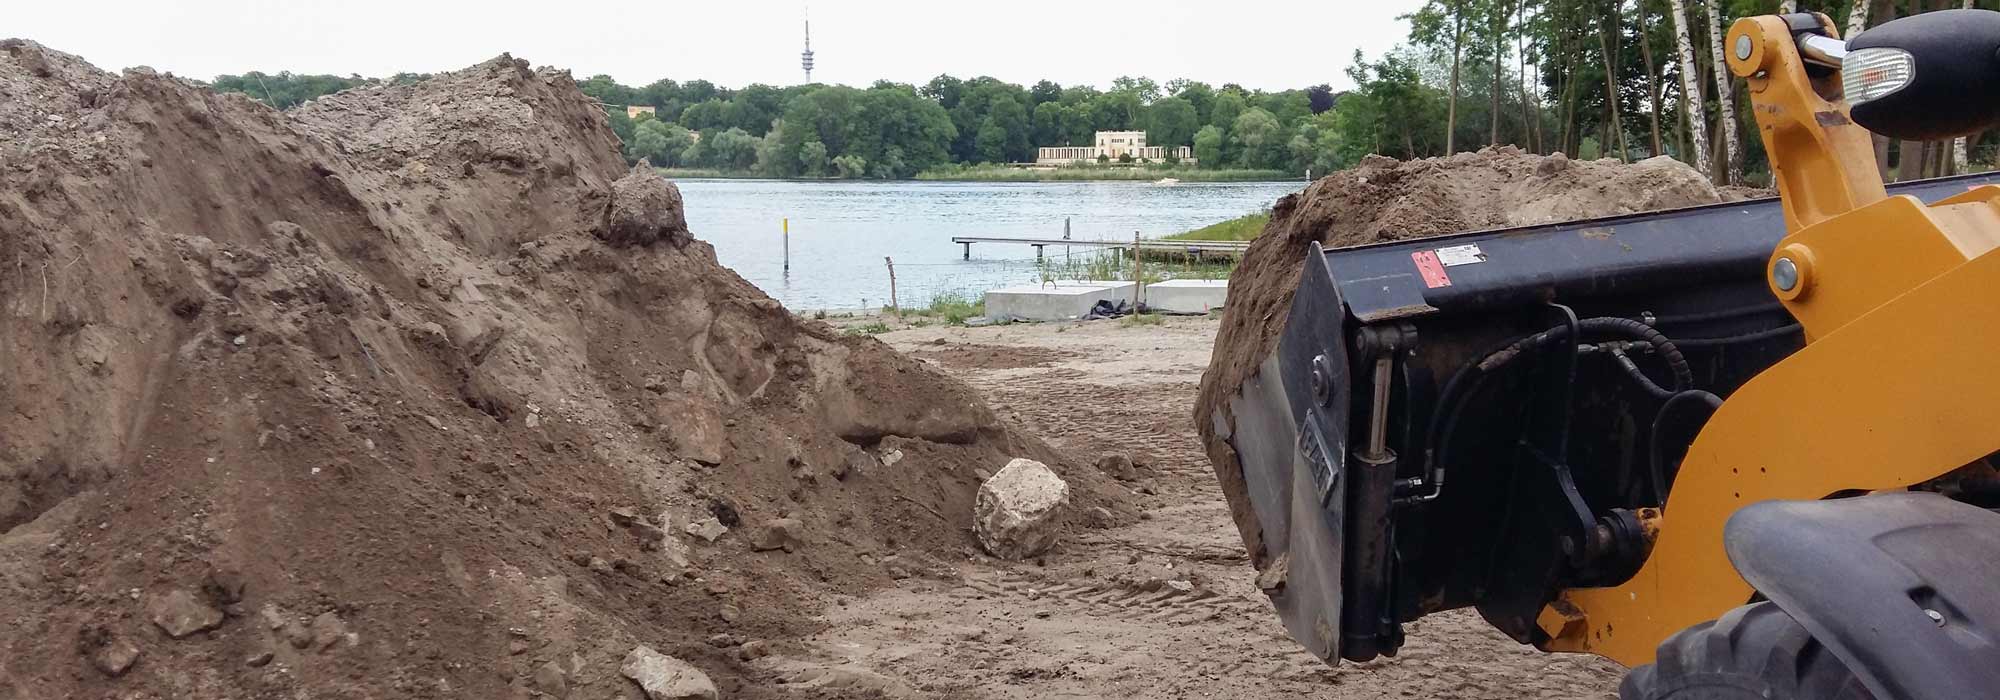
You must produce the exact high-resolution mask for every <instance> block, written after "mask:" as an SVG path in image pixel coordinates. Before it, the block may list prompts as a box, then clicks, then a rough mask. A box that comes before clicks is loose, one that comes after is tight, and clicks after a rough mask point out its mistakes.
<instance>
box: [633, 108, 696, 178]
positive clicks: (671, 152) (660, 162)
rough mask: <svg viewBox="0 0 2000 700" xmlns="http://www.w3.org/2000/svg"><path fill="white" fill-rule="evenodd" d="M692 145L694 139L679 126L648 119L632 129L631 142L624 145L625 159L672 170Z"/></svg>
mask: <svg viewBox="0 0 2000 700" xmlns="http://www.w3.org/2000/svg"><path fill="white" fill-rule="evenodd" d="M693 144H694V137H693V136H692V135H690V134H689V133H688V130H687V129H686V128H683V127H682V126H680V125H679V124H669V123H666V122H663V121H660V120H657V119H648V120H645V121H641V122H639V124H638V126H636V127H634V128H633V134H632V140H631V141H630V142H627V143H626V144H625V157H626V158H627V159H628V160H632V161H634V162H637V161H638V160H640V159H642V158H643V159H645V160H648V161H651V162H652V163H653V165H656V166H659V167H663V168H672V167H677V166H679V165H680V164H681V154H682V153H685V152H686V151H687V148H688V146H690V145H693Z"/></svg>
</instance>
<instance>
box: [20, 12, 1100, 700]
mask: <svg viewBox="0 0 2000 700" xmlns="http://www.w3.org/2000/svg"><path fill="white" fill-rule="evenodd" d="M617 147H618V144H617V141H616V138H615V137H614V136H613V135H612V133H611V131H610V129H609V128H608V127H607V126H606V121H605V118H604V115H603V113H602V111H601V110H600V108H599V107H598V106H597V105H596V104H594V103H593V102H592V101H591V100H590V99H588V98H587V97H585V96H584V95H583V94H581V93H580V92H579V91H578V90H577V88H576V85H575V84H574V83H573V82H572V81H571V79H570V78H569V76H568V75H567V74H565V73H561V72H556V71H550V70H546V69H544V70H539V71H537V70H531V69H529V67H528V66H527V64H526V63H524V62H522V61H518V60H515V59H513V58H511V57H507V56H502V57H500V58H497V59H495V60H492V61H489V62H486V63H483V64H480V65H478V66H474V67H472V68H469V69H466V70H464V71H460V72H457V73H453V74H447V75H442V76H439V77H438V78H437V79H434V80H431V81H428V82H424V83H420V84H416V85H413V86H402V87H386V88H369V89H364V90H358V91H352V92H347V93H342V94H340V95H336V96H331V97H327V98H323V99H321V100H319V101H317V102H315V103H313V104H311V105H308V106H305V107H302V108H300V109H298V110H296V111H294V112H292V113H289V114H281V113H279V112H277V111H274V110H271V109H268V108H265V107H263V106H261V105H258V104H256V103H254V102H251V101H249V100H247V99H244V98H242V97H240V96H234V95H221V94H216V93H213V92H210V91H208V90H205V89H202V88H200V87H198V86H196V85H193V84H190V83H187V82H185V81H182V80H179V79H176V78H173V77H171V76H163V75H158V74H155V73H152V72H150V71H146V70H135V71H128V72H126V73H125V74H124V75H122V76H116V75H111V74H108V73H104V72H102V71H99V70H97V69H95V68H92V67H90V66H89V65H88V64H86V63H84V62H83V61H82V60H80V59H78V58H76V57H74V56H68V55H65V54H61V53H58V52H55V51H52V50H47V49H44V48H42V47H40V46H38V45H35V44H33V43H29V42H23V41H19V40H10V41H6V42H0V271H4V274H0V533H4V534H0V698H59V697H134V698H137V697H189V698H194V697H203V698H208V697H328V698H330V697H453V698H457V697H477V698H507V697H526V696H528V695H529V693H530V689H533V690H535V691H539V692H546V693H549V694H551V695H560V694H561V693H560V692H559V690H561V689H567V690H568V692H569V697H590V698H612V697H636V694H637V693H638V692H639V691H638V688H637V686H635V685H632V684H631V683H629V682H628V681H626V680H625V679H623V678H621V677H619V666H620V661H621V659H622V658H623V657H624V656H625V655H626V654H627V653H628V652H629V651H631V650H632V649H633V647H634V646H635V645H639V644H645V645H648V646H650V647H652V648H654V649H657V650H659V651H661V652H663V653H666V654H671V655H674V656H678V657H681V658H683V659H686V660H688V661H690V662H692V663H694V664H695V665H696V666H699V667H701V668H702V669H703V670H705V671H706V672H707V673H708V674H710V675H711V676H713V677H714V678H715V680H716V681H717V683H718V684H719V685H721V686H722V691H723V694H724V696H726V697H731V698H746V697H752V698H754V697H767V696H773V695H775V694H776V693H777V692H778V691H774V690H770V689H769V686H768V685H767V683H766V681H771V680H772V679H769V678H761V677H759V676H758V673H759V672H758V671H756V670H755V668H753V667H751V666H749V665H746V664H744V663H743V662H741V661H739V660H738V659H739V657H748V656H751V654H748V653H747V652H746V653H742V654H739V653H738V652H737V650H736V649H734V648H731V644H732V642H731V639H733V640H738V641H740V640H748V639H765V640H773V642H774V643H775V644H776V645H777V647H778V650H779V651H781V652H782V651H783V650H784V648H785V646H786V645H787V644H788V642H787V641H786V640H789V639H795V638H797V637H798V636H799V635H803V634H806V633H809V632H811V631H812V630H813V629H814V628H815V625H816V623H814V622H813V621H812V618H811V617H810V615H811V613H812V611H814V610H816V609H817V608H818V607H819V606H821V605H823V604H825V603H827V602H829V601H830V600H832V599H833V596H834V594H837V593H857V592H860V591H863V590H866V589H869V588H871V587H874V586H878V585H883V584H886V583H887V582H888V581H889V580H890V574H891V572H907V571H913V570H927V569H928V568H934V567H929V565H927V564H926V563H925V562H929V561H932V560H933V558H936V557H955V556H963V553H964V552H969V551H970V548H971V547H972V542H971V539H970V537H969V535H968V534H967V533H966V530H965V528H966V526H967V525H969V523H970V519H971V510H972V502H973V496H974V493H975V491H976V489H977V486H978V481H977V477H976V476H975V475H974V470H975V469H986V470H994V469H998V468H1000V466H1001V465H1003V464H1005V463H1007V461H1008V459H1010V458H1013V457H1028V458H1032V459H1036V460H1040V461H1042V462H1046V463H1048V464H1050V465H1052V466H1054V467H1055V468H1057V469H1058V470H1060V471H1061V472H1062V473H1063V475H1064V476H1065V477H1066V478H1069V479H1070V484H1071V488H1072V491H1073V497H1074V498H1075V499H1076V500H1077V501H1078V503H1079V505H1080V506H1082V507H1084V508H1086V509H1088V508H1090V507H1092V506H1095V505H1107V503H1106V499H1107V496H1106V495H1105V494H1107V493H1110V492H1111V491H1110V488H1111V487H1109V486H1108V485H1107V482H1106V481H1105V480H1104V477H1102V476H1100V475H1097V474H1096V472H1095V470H1094V469H1091V468H1089V467H1088V466H1087V465H1081V468H1077V466H1072V463H1071V462H1069V461H1068V460H1066V459H1065V458H1064V456H1063V455H1059V454H1055V453H1053V452H1052V451H1051V450H1050V449H1049V448H1048V447H1046V446H1045V445H1043V444H1042V443H1041V442H1040V441H1038V440H1036V439H1033V438H1030V437H1025V436H1023V435H1021V434H1019V433H1017V432H1016V431H1014V430H1013V429H1012V428H1010V427H1009V426H1008V424H1005V423H1003V422H1001V421H999V420H997V419H996V418H995V417H994V415H993V414H992V412H991V411H989V410H988V409H987V408H986V407H985V405H984V404H983V403H982V402H981V401H980V400H979V399H978V398H977V396H976V395H975V394H974V393H973V392H972V391H970V390H969V389H968V388H967V387H966V386H965V385H963V384H962V383H960V382H958V381H956V380H952V379H949V378H947V377H945V376H943V375H941V374H939V373H937V372H936V371H934V370H932V369H929V368H927V367H926V366H925V365H924V364H923V363H921V362H917V361H914V360H911V359H908V358H905V357H903V356H901V355H898V354H896V353H894V352H892V351H890V350H888V349H887V347H886V346H883V345H882V344H881V343H879V342H877V341H875V340H873V339H868V338H847V337H842V336H841V335H839V334H838V333H836V332H834V331H833V330H832V329H831V328H829V327H827V326H825V325H824V324H819V323H811V322H801V321H798V320H796V319H795V317H793V316H792V315H790V314H788V313H787V312H785V311H784V310H783V309H782V308H780V307H779V305H778V304H777V302H775V301H772V300H771V299H770V298H768V297H766V296H765V295H763V294H761V293H759V292H758V291H757V290H756V289H754V288H753V287H751V286H750V285H749V284H748V283H746V282H744V281H743V280H742V279H740V278H739V277H737V276H736V275H734V274H732V273H730V272H729V271H728V270H726V269H724V268H722V267H720V266H719V265H717V264H716V261H715V258H714V254H713V251H712V249H711V248H710V247H709V246H708V245H706V244H704V243H701V242H698V241H692V240H690V239H689V238H688V237H687V235H686V230H685V222H684V221H683V220H682V219H681V216H680V212H679V202H680V199H679V193H678V191H677V190H674V189H673V188H672V187H671V186H670V185H668V186H662V185H663V184H664V183H659V182H649V181H648V179H649V178H650V177H651V175H650V173H645V172H641V173H637V174H628V172H627V170H626V169H625V167H624V165H623V163H622V162H621V161H620V159H619V158H618V151H617ZM1113 507H1114V508H1115V507H1117V506H1116V505H1113ZM777 518H793V519H796V520H797V521H799V522H798V523H797V524H796V525H791V526H790V527H791V528H792V530H791V532H792V533H793V534H796V535H797V536H798V537H799V538H800V539H802V542H801V543H798V544H797V545H796V546H793V547H786V548H784V549H776V550H772V551H764V552H753V551H752V544H751V541H750V540H751V539H752V537H751V533H752V531H753V530H755V529H756V526H757V525H759V524H761V523H764V522H766V521H769V520H772V519H777ZM711 519H712V520H711ZM725 528H726V529H725ZM697 532H700V533H704V534H703V536H697V535H696V534H695V533H697ZM717 535H719V536H717ZM708 536H717V537H716V538H714V539H713V541H710V537H708ZM899 575H908V574H907V573H899ZM718 633H728V634H729V635H730V636H731V637H730V638H723V639H717V640H714V641H715V642H716V643H714V644H711V643H710V637H711V636H712V635H716V634H718ZM760 648H761V646H760Z"/></svg>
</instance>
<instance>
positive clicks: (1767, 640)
mask: <svg viewBox="0 0 2000 700" xmlns="http://www.w3.org/2000/svg"><path fill="white" fill-rule="evenodd" d="M1618 697H1619V698H1620V699H1621V700H1737V699H1738V698H1757V699H1758V700H1791V699H1793V698H1797V699H1800V700H1805V699H1807V698H1811V699H1813V700H1819V699H1821V698H1828V699H1834V700H1873V698H1874V697H1875V696H1874V695H1872V694H1870V693H1869V692H1868V689H1867V688H1866V687H1864V686H1863V685H1862V684H1861V680H1860V679H1858V678H1856V677H1855V676H1854V673H1853V672H1851V671H1849V670H1847V666H1846V665H1845V664H1843V663H1841V661H1840V659H1839V658H1837V657H1835V656H1834V655H1833V653H1832V652H1831V651H1828V650H1827V649H1826V647H1825V646H1823V645H1821V644H1820V643H1819V642H1818V641H1817V640H1815V639H1813V636H1812V633H1811V632H1807V631H1806V628H1805V627H1803V626H1801V625H1800V624H1799V623H1798V621H1797V620H1794V619H1792V616H1791V615H1790V614H1788V613H1786V612H1785V611H1784V610H1781V609H1779V608H1778V606H1777V604H1775V603H1771V602H1768V601H1767V602H1762V603H1752V604H1750V605H1745V606H1743V607H1740V608H1737V609H1735V610H1731V611H1729V612H1728V613H1726V614H1724V615H1723V616H1722V617H1720V618H1716V620H1715V621H1713V622H1704V623H1701V624H1699V625H1695V626H1693V627H1689V628H1687V629H1684V630H1681V631H1680V632H1678V633H1676V634H1674V636H1672V637H1668V638H1667V641H1665V642H1661V643H1660V649H1659V653H1658V655H1657V656H1656V657H1655V659H1654V661H1653V663H1651V664H1647V665H1645V666H1640V667H1638V668H1635V669H1632V672H1631V673H1629V674H1626V676H1625V682H1623V683H1621V684H1619V686H1618Z"/></svg>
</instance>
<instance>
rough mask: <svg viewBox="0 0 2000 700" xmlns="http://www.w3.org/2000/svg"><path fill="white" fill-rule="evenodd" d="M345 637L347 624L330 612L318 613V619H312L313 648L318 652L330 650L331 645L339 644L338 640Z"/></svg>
mask: <svg viewBox="0 0 2000 700" xmlns="http://www.w3.org/2000/svg"><path fill="white" fill-rule="evenodd" d="M346 637H347V623H346V622H344V621H342V620H341V619H340V616H339V615H335V614H334V613H333V611H332V610H328V611H326V612H323V613H320V614H319V617H315V618H313V621H312V641H313V646H315V647H318V648H319V650H320V651H326V650H327V649H332V648H333V645H335V644H339V643H340V640H342V639H345V638H346Z"/></svg>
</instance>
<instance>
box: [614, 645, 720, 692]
mask: <svg viewBox="0 0 2000 700" xmlns="http://www.w3.org/2000/svg"><path fill="white" fill-rule="evenodd" d="M618 673H619V674H620V675H623V676H625V677H626V678H630V679H632V682H634V683H637V684H639V688H640V689H641V690H644V691H646V698H647V700H716V696H717V692H716V689H715V682H714V681H711V680H709V679H708V674H706V673H703V672H702V671H701V669H699V668H695V667H694V665H693V664H689V663H688V662H686V661H682V660H680V659H677V658H674V657H671V656H667V655H666V654H662V653H660V652H657V651H653V649H652V648H651V647H644V646H641V647H636V648H634V649H633V650H632V653H630V654H626V655H625V663H624V664H623V665H621V666H619V667H618Z"/></svg>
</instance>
